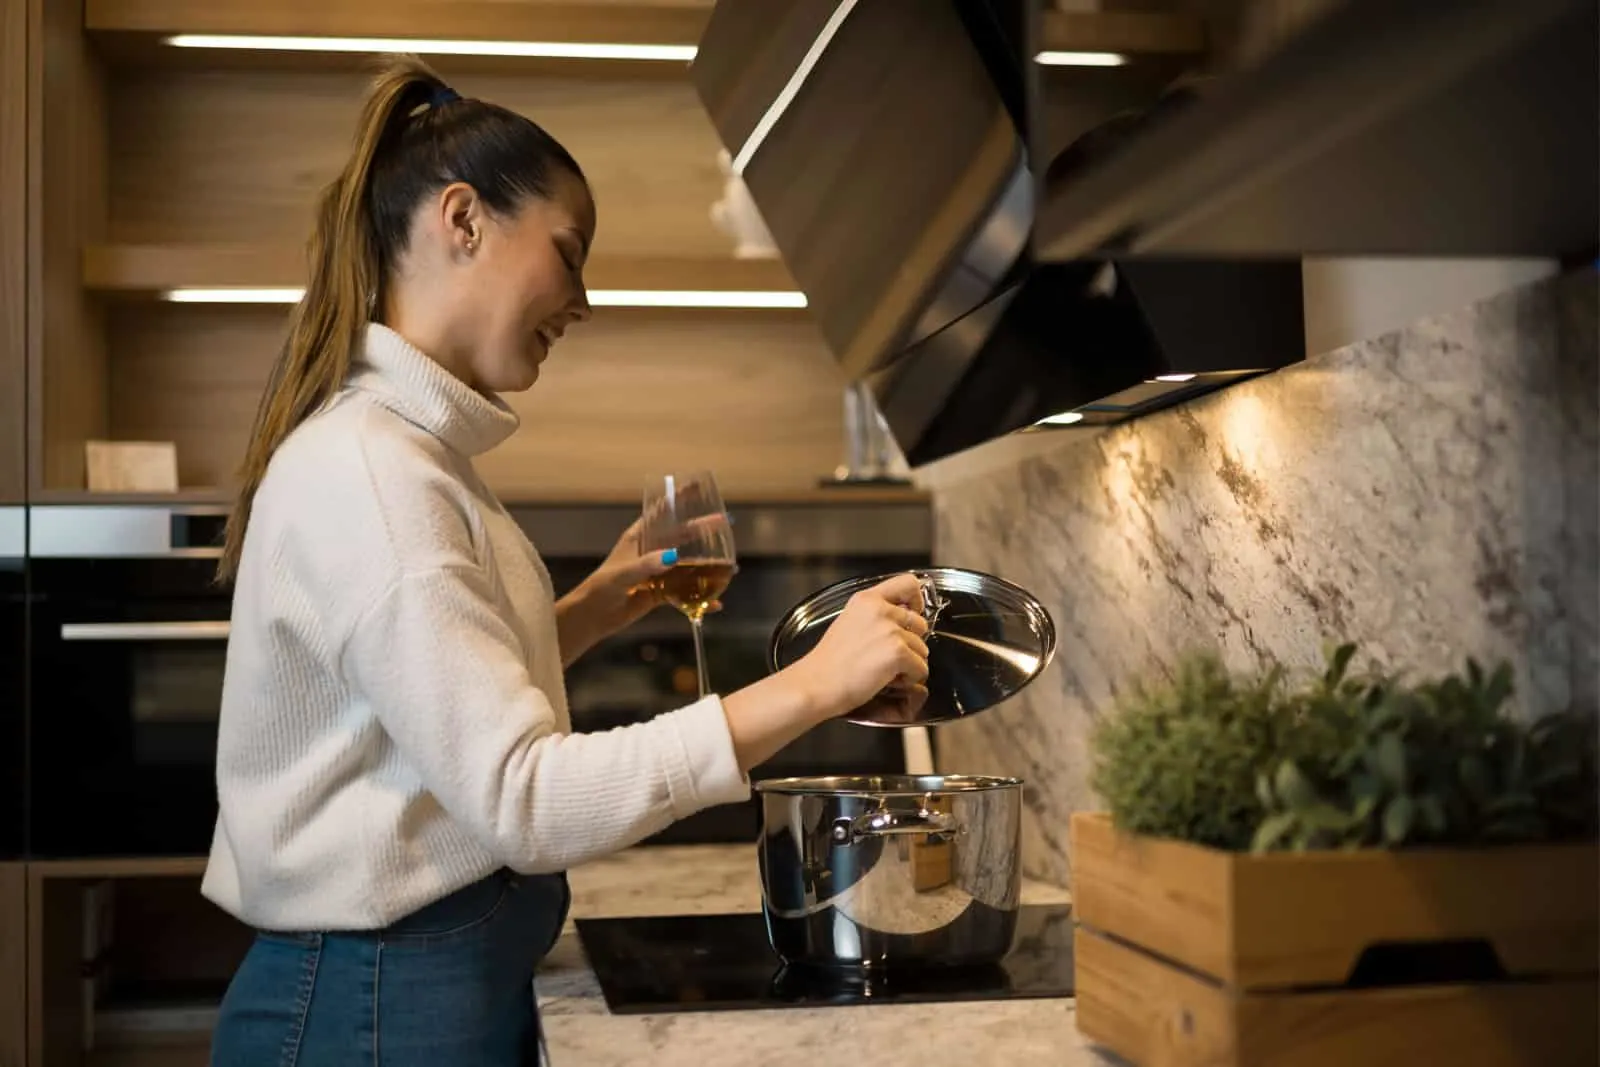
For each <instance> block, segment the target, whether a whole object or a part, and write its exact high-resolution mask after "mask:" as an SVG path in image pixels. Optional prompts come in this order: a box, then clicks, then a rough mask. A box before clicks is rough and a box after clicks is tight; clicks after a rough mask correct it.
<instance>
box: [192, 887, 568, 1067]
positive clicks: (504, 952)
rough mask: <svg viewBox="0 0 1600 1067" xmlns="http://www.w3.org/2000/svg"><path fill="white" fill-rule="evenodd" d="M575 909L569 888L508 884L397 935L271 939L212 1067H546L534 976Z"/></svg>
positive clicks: (479, 892)
mask: <svg viewBox="0 0 1600 1067" xmlns="http://www.w3.org/2000/svg"><path fill="white" fill-rule="evenodd" d="M571 899H572V898H571V894H570V893H569V892H568V889H567V880H566V877H565V876H564V875H539V876H523V875H516V874H512V873H511V872H509V871H501V872H497V873H496V874H492V875H490V876H489V877H487V878H485V879H483V880H482V881H479V882H475V883H473V884H472V885H469V886H467V887H466V888H465V889H461V890H459V891H457V892H455V893H452V894H451V895H450V896H448V897H445V898H444V899H442V900H439V901H437V902H435V903H433V904H430V905H428V906H427V907H424V908H422V909H421V910H419V911H417V912H415V913H413V914H412V915H409V916H407V917H406V918H404V919H401V920H400V921H399V922H397V923H395V924H394V925H392V926H390V927H388V928H387V929H384V930H377V931H372V932H370V933H369V932H361V933H277V932H260V933H258V934H257V935H256V940H255V943H254V944H253V945H252V946H251V948H250V951H249V952H248V953H247V954H246V956H245V959H244V962H243V963H242V964H241V965H240V966H239V970H238V971H237V972H236V973H235V974H234V976H233V981H232V982H231V983H230V984H229V986H228V993H227V995H226V996H225V997H224V998H223V1001H222V1010H221V1014H220V1017H219V1018H218V1020H217V1029H216V1034H215V1036H214V1037H213V1038H212V1045H211V1064H212V1067H360V1065H372V1067H376V1065H378V1064H382V1065H384V1067H445V1065H454V1064H462V1065H463V1067H466V1065H471V1067H535V1065H537V1064H539V1063H540V1062H541V1058H540V1049H541V1047H542V1045H543V1042H542V1040H541V1033H540V1028H539V1010H538V1004H537V1002H536V1001H535V999H534V993H533V972H534V969H535V968H536V967H537V966H538V963H539V961H540V960H541V959H542V958H543V957H544V955H545V953H547V952H549V951H550V948H551V946H553V945H554V944H555V941H556V939H557V938H558V937H559V936H560V934H561V927H562V924H563V923H564V922H565V921H566V914H567V909H568V906H569V905H570V903H571Z"/></svg>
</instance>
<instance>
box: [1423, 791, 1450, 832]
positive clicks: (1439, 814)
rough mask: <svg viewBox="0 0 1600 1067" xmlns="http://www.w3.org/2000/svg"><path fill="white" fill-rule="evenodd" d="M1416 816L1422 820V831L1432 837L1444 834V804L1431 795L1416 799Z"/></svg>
mask: <svg viewBox="0 0 1600 1067" xmlns="http://www.w3.org/2000/svg"><path fill="white" fill-rule="evenodd" d="M1417 814H1418V815H1419V816H1420V817H1421V819H1422V826H1423V829H1425V830H1427V831H1428V833H1429V834H1430V835H1431V836H1433V837H1440V836H1442V835H1443V834H1444V828H1445V818H1444V804H1443V803H1442V802H1441V801H1440V800H1439V798H1438V797H1437V796H1435V795H1434V794H1432V793H1428V794H1425V795H1423V796H1421V797H1419V798H1417Z"/></svg>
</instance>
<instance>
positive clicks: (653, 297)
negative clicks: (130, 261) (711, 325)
mask: <svg viewBox="0 0 1600 1067" xmlns="http://www.w3.org/2000/svg"><path fill="white" fill-rule="evenodd" d="M304 292H305V290H303V289H298V288H291V287H286V286H285V287H278V288H270V289H243V288H229V287H226V286H224V287H218V288H201V287H193V288H191V287H184V288H181V289H168V290H165V291H164V292H162V294H161V298H162V299H163V300H168V301H171V302H172V303H175V304H297V303H299V302H300V297H301V296H302V295H303V294H304ZM589 303H590V305H591V306H593V307H631V308H804V307H805V306H806V296H805V294H804V293H801V292H790V291H784V290H760V289H732V290H715V289H591V290H589Z"/></svg>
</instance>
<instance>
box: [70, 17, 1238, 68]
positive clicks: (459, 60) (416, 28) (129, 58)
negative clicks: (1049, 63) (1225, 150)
mask: <svg viewBox="0 0 1600 1067" xmlns="http://www.w3.org/2000/svg"><path fill="white" fill-rule="evenodd" d="M712 6H713V0H395V2H393V3H389V4H377V3H372V2H370V0H278V2H274V3H244V2H240V0H222V2H208V0H87V2H86V4H85V26H86V28H87V29H88V31H89V33H90V35H91V36H92V37H93V38H94V40H95V42H96V45H97V47H98V48H99V50H100V52H101V54H102V55H104V56H105V57H106V58H107V59H108V60H109V61H110V62H111V63H112V64H113V65H114V66H117V67H125V68H142V67H152V66H154V67H179V68H210V69H217V68H226V69H252V68H262V67H268V68H278V69H286V68H287V69H303V70H353V69H359V68H360V67H362V65H364V64H365V63H366V62H367V61H368V59H369V56H368V55H366V54H362V53H352V52H342V53H341V52H316V51H272V50H243V49H211V48H198V49H197V48H174V47H171V46H170V45H167V44H166V43H165V41H166V39H167V38H169V37H171V36H173V35H175V34H217V35H240V36H265V37H277V36H286V37H346V38H379V39H390V40H406V41H428V40H449V41H459V40H468V41H491V42H492V41H541V42H546V41H547V42H559V43H585V44H593V43H604V44H642V45H667V46H673V47H692V46H694V45H695V44H697V42H698V41H699V40H700V35H701V33H702V32H703V31H704V29H705V25H706V22H707V20H708V19H709V18H710V15H711V9H712ZM1040 35H1041V40H1042V44H1041V47H1042V48H1044V49H1047V50H1051V51H1072V52H1118V53H1122V54H1124V55H1130V56H1148V57H1161V56H1176V55H1197V54H1200V53H1202V52H1204V51H1205V49H1206V46H1207V38H1206V32H1205V26H1204V23H1203V22H1202V21H1201V20H1200V19H1198V18H1195V17H1192V16H1188V15H1171V14H1165V13H1154V12H1138V11H1111V12H1068V11H1045V12H1042V13H1041V14H1040ZM423 54H424V56H425V58H427V59H429V61H430V62H434V63H436V64H437V65H439V66H440V67H441V68H442V69H448V70H449V72H450V73H451V74H454V73H457V72H464V73H523V74H529V73H535V74H536V73H553V72H559V73H563V74H569V75H570V74H583V73H585V72H600V71H603V72H605V73H606V74H607V75H608V76H616V75H623V76H626V77H629V78H636V77H640V78H648V77H665V78H673V79H681V78H683V77H684V76H685V75H686V73H687V69H688V64H687V63H686V62H678V61H674V60H617V59H601V60H596V59H552V58H532V57H507V56H460V55H437V54H429V53H427V52H425V51H424V53H423Z"/></svg>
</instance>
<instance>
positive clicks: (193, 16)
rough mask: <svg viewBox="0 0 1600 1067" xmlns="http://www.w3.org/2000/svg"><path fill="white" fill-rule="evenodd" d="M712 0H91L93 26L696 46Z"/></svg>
mask: <svg viewBox="0 0 1600 1067" xmlns="http://www.w3.org/2000/svg"><path fill="white" fill-rule="evenodd" d="M712 6H713V3H712V0H631V2H630V0H385V2H383V3H374V2H373V0H272V2H271V3H260V2H258V0H85V3H84V27H85V28H86V29H88V30H89V31H90V32H118V33H130V32H131V33H148V34H162V35H167V34H177V33H207V34H246V35H252V36H254V35H266V36H295V37H408V38H414V39H425V40H451V41H459V40H468V41H566V42H606V43H619V44H668V45H693V44H695V43H697V42H698V41H699V40H700V34H701V33H702V32H703V31H704V29H705V25H706V21H707V20H708V19H709V18H710V17H711V8H712Z"/></svg>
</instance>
